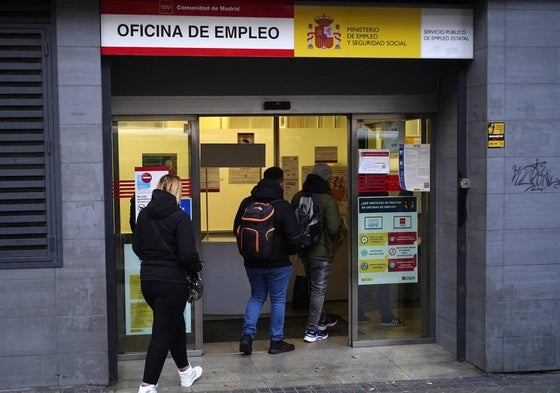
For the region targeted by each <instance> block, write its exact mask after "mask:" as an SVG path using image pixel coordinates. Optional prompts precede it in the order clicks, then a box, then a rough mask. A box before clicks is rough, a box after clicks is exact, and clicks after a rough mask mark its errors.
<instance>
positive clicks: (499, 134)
mask: <svg viewBox="0 0 560 393" xmlns="http://www.w3.org/2000/svg"><path fill="white" fill-rule="evenodd" d="M505 137H506V124H505V123H504V122H503V121H498V122H494V121H493V122H489V123H488V147H489V148H503V147H505V145H506V140H505Z"/></svg>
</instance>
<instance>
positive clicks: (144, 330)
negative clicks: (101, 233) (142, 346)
mask: <svg viewBox="0 0 560 393" xmlns="http://www.w3.org/2000/svg"><path fill="white" fill-rule="evenodd" d="M124 273H125V280H124V300H125V325H126V332H125V334H126V335H127V336H135V335H141V334H152V322H153V316H152V309H151V308H150V306H148V303H146V301H145V300H144V297H143V296H142V290H141V289H140V260H139V259H138V257H137V256H136V254H135V253H134V251H132V244H125V245H124ZM191 312H192V311H191V304H190V303H187V306H186V307H185V311H184V317H185V327H186V329H185V331H186V333H191V332H192V323H191V320H192V317H191Z"/></svg>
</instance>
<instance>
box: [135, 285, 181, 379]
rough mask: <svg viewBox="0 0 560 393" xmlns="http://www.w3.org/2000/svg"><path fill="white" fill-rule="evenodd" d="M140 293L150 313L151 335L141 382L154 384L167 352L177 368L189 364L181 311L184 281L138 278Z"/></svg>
mask: <svg viewBox="0 0 560 393" xmlns="http://www.w3.org/2000/svg"><path fill="white" fill-rule="evenodd" d="M141 288H142V295H144V299H145V300H146V303H148V305H149V306H150V308H151V309H152V311H153V315H154V322H153V325H152V337H151V339H150V345H149V346H148V353H147V354H146V363H145V364H144V379H143V380H142V381H143V382H146V383H149V384H153V385H155V384H157V382H158V380H159V377H160V375H161V370H162V369H163V365H164V363H165V359H166V358H167V353H168V352H171V356H172V357H173V360H174V361H175V364H176V365H177V368H183V367H186V366H187V365H188V364H189V360H188V358H187V336H186V333H185V319H184V317H183V312H184V310H185V306H186V304H187V296H188V288H187V284H186V283H185V284H179V283H168V282H159V281H142V282H141Z"/></svg>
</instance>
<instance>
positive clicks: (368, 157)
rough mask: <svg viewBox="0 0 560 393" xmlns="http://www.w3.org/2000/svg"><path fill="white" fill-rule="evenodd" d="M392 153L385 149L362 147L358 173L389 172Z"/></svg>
mask: <svg viewBox="0 0 560 393" xmlns="http://www.w3.org/2000/svg"><path fill="white" fill-rule="evenodd" d="M390 153H391V152H390V151H389V150H385V149H360V150H359V154H360V160H359V168H358V173H359V174H367V173H378V174H382V173H385V174H386V173H389V158H390Z"/></svg>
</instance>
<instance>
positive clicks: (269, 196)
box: [233, 178, 299, 268]
mask: <svg viewBox="0 0 560 393" xmlns="http://www.w3.org/2000/svg"><path fill="white" fill-rule="evenodd" d="M283 195H284V190H283V189H282V187H281V186H280V185H279V184H278V183H277V182H276V180H273V179H267V178H264V179H261V180H260V181H259V182H258V183H257V185H256V186H255V187H253V189H252V190H251V196H248V197H247V198H245V199H243V200H242V201H241V203H240V204H239V209H237V214H236V215H235V219H234V221H233V233H234V234H236V233H237V228H238V227H239V225H240V224H241V216H242V215H243V212H244V211H245V209H246V208H247V206H249V204H250V203H251V202H252V201H257V202H272V205H273V206H274V227H275V228H276V229H275V233H276V234H279V235H280V236H274V240H273V242H272V255H271V257H270V259H269V260H268V262H267V263H266V264H263V263H262V262H255V261H251V260H247V259H244V264H245V266H246V267H252V268H273V267H282V266H289V265H291V262H290V255H291V254H295V253H296V251H297V248H298V237H299V226H298V223H297V218H296V213H295V211H294V209H293V208H292V205H290V203H289V202H288V201H286V200H284V197H283Z"/></svg>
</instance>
